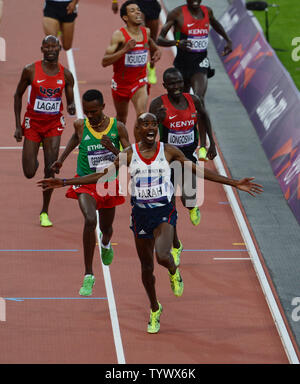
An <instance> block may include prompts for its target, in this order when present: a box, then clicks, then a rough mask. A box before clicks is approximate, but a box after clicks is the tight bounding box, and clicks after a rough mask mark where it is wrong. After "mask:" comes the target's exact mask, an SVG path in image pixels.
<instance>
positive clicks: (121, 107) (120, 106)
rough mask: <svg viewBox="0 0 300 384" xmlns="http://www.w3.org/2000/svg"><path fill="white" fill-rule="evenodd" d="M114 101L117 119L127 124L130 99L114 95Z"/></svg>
mask: <svg viewBox="0 0 300 384" xmlns="http://www.w3.org/2000/svg"><path fill="white" fill-rule="evenodd" d="M113 101H114V106H115V110H116V119H117V120H118V121H121V122H122V123H124V124H126V121H127V116H128V107H129V100H127V99H123V100H121V99H120V100H118V99H115V98H114V97H113Z"/></svg>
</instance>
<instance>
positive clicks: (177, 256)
mask: <svg viewBox="0 0 300 384" xmlns="http://www.w3.org/2000/svg"><path fill="white" fill-rule="evenodd" d="M179 244H180V246H179V248H174V247H173V248H172V250H171V254H172V256H173V259H174V263H175V265H176V267H178V266H179V264H180V255H181V251H182V248H183V246H182V243H181V241H179Z"/></svg>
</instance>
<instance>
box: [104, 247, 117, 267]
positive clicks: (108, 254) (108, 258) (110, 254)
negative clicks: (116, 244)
mask: <svg viewBox="0 0 300 384" xmlns="http://www.w3.org/2000/svg"><path fill="white" fill-rule="evenodd" d="M113 258H114V250H113V248H112V246H111V244H109V249H107V248H104V247H103V246H102V245H101V259H102V263H103V264H104V265H110V264H111V263H112V261H113Z"/></svg>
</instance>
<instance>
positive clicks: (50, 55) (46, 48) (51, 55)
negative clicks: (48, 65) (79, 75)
mask: <svg viewBox="0 0 300 384" xmlns="http://www.w3.org/2000/svg"><path fill="white" fill-rule="evenodd" d="M60 49H61V46H60V44H59V41H58V39H56V38H51V37H49V38H45V39H44V40H43V42H42V46H41V51H42V52H43V55H44V60H46V61H49V62H55V61H57V60H58V56H59V52H60Z"/></svg>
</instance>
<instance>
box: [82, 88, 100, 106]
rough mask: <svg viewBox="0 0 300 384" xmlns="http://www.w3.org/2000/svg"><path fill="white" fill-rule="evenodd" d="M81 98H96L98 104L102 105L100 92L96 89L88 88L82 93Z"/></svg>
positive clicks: (85, 99)
mask: <svg viewBox="0 0 300 384" xmlns="http://www.w3.org/2000/svg"><path fill="white" fill-rule="evenodd" d="M82 99H83V100H84V101H93V100H98V101H99V104H100V105H103V101H104V100H103V95H102V93H101V92H100V91H98V90H97V89H89V90H88V91H86V92H85V93H84V94H83V96H82Z"/></svg>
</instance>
